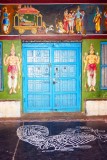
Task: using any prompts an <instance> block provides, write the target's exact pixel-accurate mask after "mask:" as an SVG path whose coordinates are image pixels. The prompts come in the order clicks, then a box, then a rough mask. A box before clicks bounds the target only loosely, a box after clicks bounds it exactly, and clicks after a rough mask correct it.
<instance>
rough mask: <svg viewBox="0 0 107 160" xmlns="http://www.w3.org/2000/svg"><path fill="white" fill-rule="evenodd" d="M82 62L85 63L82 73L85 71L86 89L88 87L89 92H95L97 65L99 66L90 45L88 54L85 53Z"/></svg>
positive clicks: (92, 47) (97, 57) (96, 54)
mask: <svg viewBox="0 0 107 160" xmlns="http://www.w3.org/2000/svg"><path fill="white" fill-rule="evenodd" d="M83 61H84V63H85V65H84V73H85V72H86V71H87V82H86V87H87V86H88V87H89V91H95V85H96V71H97V64H99V61H100V58H99V56H98V52H97V53H95V50H94V46H93V44H91V45H90V50H89V54H87V53H85V56H84V57H83Z"/></svg>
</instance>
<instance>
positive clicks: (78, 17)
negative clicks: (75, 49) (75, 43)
mask: <svg viewBox="0 0 107 160" xmlns="http://www.w3.org/2000/svg"><path fill="white" fill-rule="evenodd" d="M82 13H83V12H80V7H79V6H78V8H77V12H76V13H75V21H76V31H77V33H82V20H83V18H84V13H83V14H82Z"/></svg>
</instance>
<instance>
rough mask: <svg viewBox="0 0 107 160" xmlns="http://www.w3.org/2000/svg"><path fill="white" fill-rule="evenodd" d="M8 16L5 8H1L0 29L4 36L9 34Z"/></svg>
mask: <svg viewBox="0 0 107 160" xmlns="http://www.w3.org/2000/svg"><path fill="white" fill-rule="evenodd" d="M9 15H10V13H8V12H7V7H4V8H3V20H2V29H3V32H4V33H5V34H8V33H9V27H10V20H9Z"/></svg>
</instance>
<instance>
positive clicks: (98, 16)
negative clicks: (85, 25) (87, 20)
mask: <svg viewBox="0 0 107 160" xmlns="http://www.w3.org/2000/svg"><path fill="white" fill-rule="evenodd" d="M101 14H102V13H101V12H100V11H99V8H98V7H97V9H96V14H95V16H94V19H93V22H94V23H95V32H96V33H99V32H100V30H101V18H102V17H101Z"/></svg>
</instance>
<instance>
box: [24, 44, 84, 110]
mask: <svg viewBox="0 0 107 160" xmlns="http://www.w3.org/2000/svg"><path fill="white" fill-rule="evenodd" d="M80 57H81V44H80V43H33V44H32V43H23V105H24V112H52V111H64V112H66V111H71V112H72V111H80V97H81V90H80V88H81V82H80V73H81V69H80V68H81V66H80Z"/></svg>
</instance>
